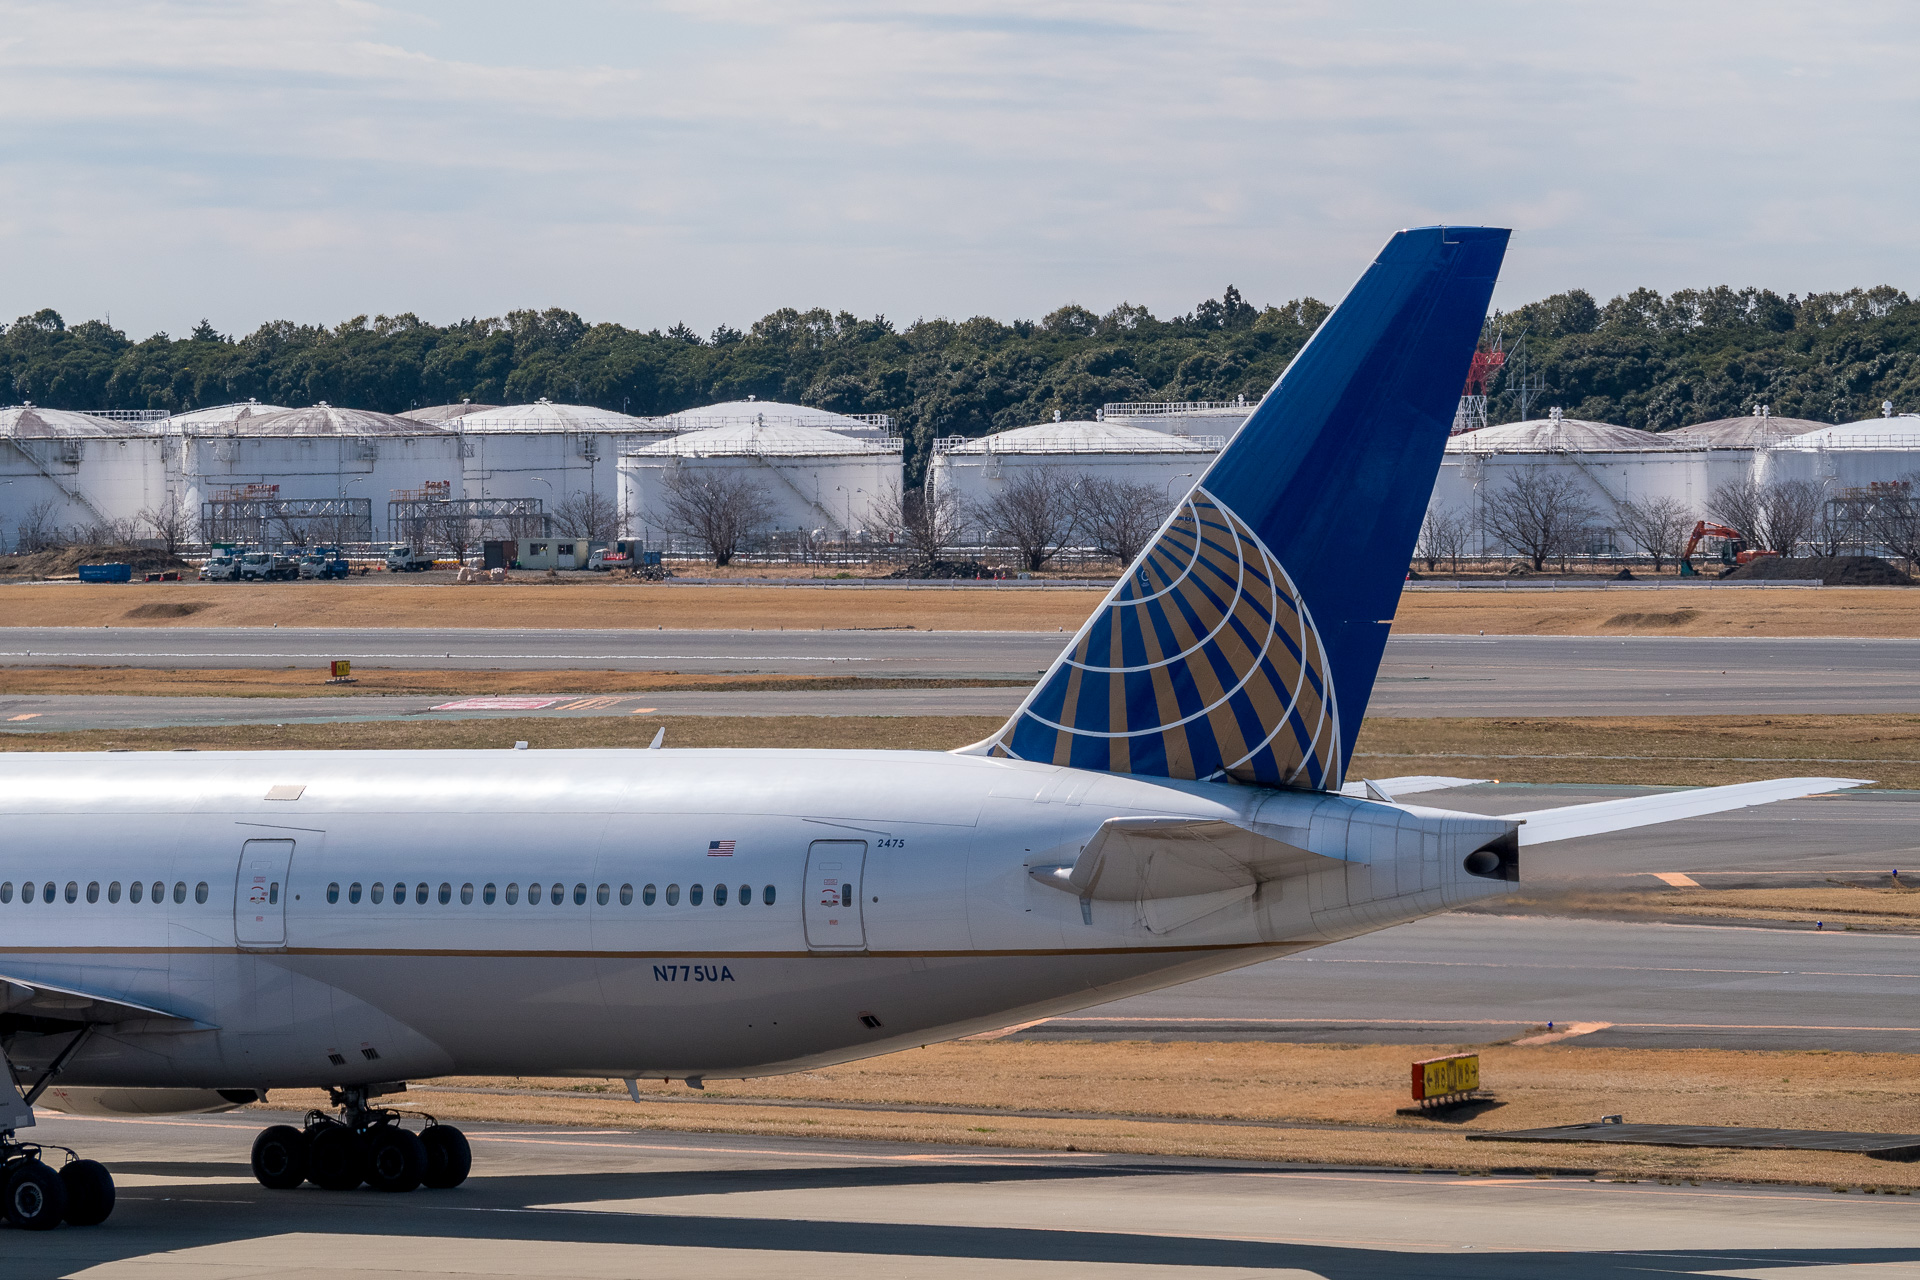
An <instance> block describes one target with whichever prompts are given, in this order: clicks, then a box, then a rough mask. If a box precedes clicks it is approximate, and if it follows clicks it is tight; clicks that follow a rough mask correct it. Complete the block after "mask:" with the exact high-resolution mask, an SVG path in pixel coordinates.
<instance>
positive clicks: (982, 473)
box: [927, 421, 1226, 533]
mask: <svg viewBox="0 0 1920 1280" xmlns="http://www.w3.org/2000/svg"><path fill="white" fill-rule="evenodd" d="M1225 447H1226V437H1225V436H1219V435H1172V434H1167V433H1164V432H1160V431H1149V430H1147V429H1146V428H1144V427H1131V426H1125V425H1123V424H1121V423H1118V422H1110V421H1103V422H1085V421H1080V422H1042V423H1039V424H1038V425H1035V426H1031V427H1015V428H1013V429H1012V430H1010V431H996V432H994V433H993V434H992V435H987V436H978V437H972V438H969V437H965V436H949V437H946V438H945V439H941V440H936V441H934V444H933V459H932V461H931V462H930V463H928V465H927V484H928V485H929V486H930V487H931V488H932V489H933V490H934V491H935V492H937V493H942V494H946V495H949V496H951V497H952V498H954V499H956V500H958V501H959V502H960V504H961V506H962V509H963V510H967V511H977V510H979V508H980V507H981V505H982V504H984V503H986V502H987V501H989V500H991V498H992V497H993V495H994V494H996V493H998V492H1001V491H1002V490H1004V489H1005V487H1006V484H1007V481H1008V480H1009V479H1011V478H1013V477H1014V476H1017V475H1019V474H1020V473H1021V472H1023V471H1034V470H1038V469H1039V468H1042V467H1050V468H1052V469H1054V470H1055V471H1057V472H1059V473H1062V474H1065V475H1069V476H1074V477H1080V476H1093V477H1098V478H1101V479H1106V480H1118V481H1124V482H1127V483H1132V484H1142V485H1145V486H1147V487H1148V488H1151V489H1157V490H1160V491H1161V492H1163V493H1164V494H1165V495H1166V506H1167V509H1168V510H1172V509H1173V504H1174V501H1175V500H1176V499H1178V498H1179V497H1180V496H1181V495H1182V494H1184V493H1185V492H1186V491H1187V490H1188V489H1190V488H1192V487H1193V485H1194V483H1195V481H1197V480H1198V479H1199V477H1200V476H1201V474H1202V473H1204V472H1205V471H1206V469H1207V467H1208V466H1210V465H1211V464H1212V462H1213V460H1214V458H1215V457H1216V456H1217V455H1218V454H1219V452H1220V450H1221V449H1223V448H1225ZM975 532H976V533H984V532H985V531H984V530H976V531H975Z"/></svg>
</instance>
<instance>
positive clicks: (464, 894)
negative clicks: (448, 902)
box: [460, 884, 473, 907]
mask: <svg viewBox="0 0 1920 1280" xmlns="http://www.w3.org/2000/svg"><path fill="white" fill-rule="evenodd" d="M460 905H461V906H463V907H470V906H472V905H473V886H472V885H470V884H463V885H461V886H460Z"/></svg>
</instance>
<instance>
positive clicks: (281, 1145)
mask: <svg viewBox="0 0 1920 1280" xmlns="http://www.w3.org/2000/svg"><path fill="white" fill-rule="evenodd" d="M253 1176H254V1177H256V1178H258V1179H259V1180H260V1185H261V1186H263V1187H270V1188H272V1189H273V1190H275V1191H291V1190H293V1189H294V1188H295V1187H297V1186H299V1185H300V1184H301V1183H303V1182H305V1181H306V1180H307V1135H306V1134H304V1133H302V1132H301V1131H300V1130H298V1129H296V1128H294V1127H293V1126H292V1125H290V1124H276V1125H274V1126H273V1127H272V1128H271V1129H262V1130H261V1131H260V1136H259V1137H257V1138H255V1139H254V1140H253Z"/></svg>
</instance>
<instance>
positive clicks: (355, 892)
mask: <svg viewBox="0 0 1920 1280" xmlns="http://www.w3.org/2000/svg"><path fill="white" fill-rule="evenodd" d="M347 901H348V902H351V903H358V902H359V901H360V882H359V881H358V880H355V881H354V882H353V883H352V884H350V885H348V886H347Z"/></svg>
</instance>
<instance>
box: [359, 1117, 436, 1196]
mask: <svg viewBox="0 0 1920 1280" xmlns="http://www.w3.org/2000/svg"><path fill="white" fill-rule="evenodd" d="M426 1172H427V1144H426V1143H424V1142H422V1141H421V1140H420V1139H419V1138H417V1137H415V1136H414V1135H413V1134H411V1133H409V1132H407V1131H406V1130H405V1129H402V1128H401V1127H400V1126H399V1125H397V1124H393V1125H381V1126H380V1127H378V1128H376V1129H375V1130H374V1131H373V1132H372V1133H370V1134H368V1135H367V1185H368V1186H370V1187H372V1188H373V1189H374V1190H375V1191H412V1190H414V1189H416V1188H417V1187H419V1185H420V1180H421V1179H422V1178H423V1177H425V1176H426Z"/></svg>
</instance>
